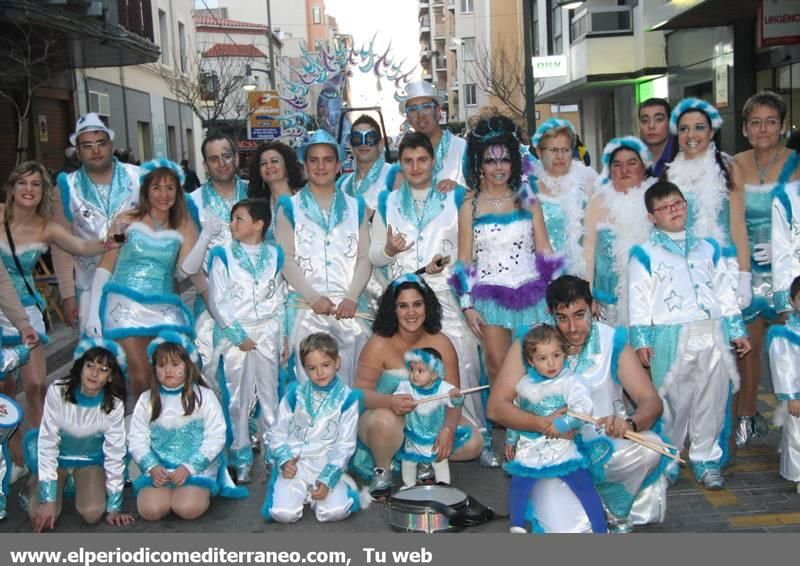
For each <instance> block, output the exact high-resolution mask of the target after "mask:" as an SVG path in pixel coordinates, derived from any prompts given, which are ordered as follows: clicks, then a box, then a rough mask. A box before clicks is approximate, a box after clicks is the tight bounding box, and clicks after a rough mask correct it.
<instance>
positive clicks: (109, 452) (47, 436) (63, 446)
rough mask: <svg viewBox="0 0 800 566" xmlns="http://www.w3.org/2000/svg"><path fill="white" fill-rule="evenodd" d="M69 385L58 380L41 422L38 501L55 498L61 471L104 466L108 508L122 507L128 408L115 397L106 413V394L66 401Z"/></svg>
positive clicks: (82, 395) (48, 394)
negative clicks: (103, 404)
mask: <svg viewBox="0 0 800 566" xmlns="http://www.w3.org/2000/svg"><path fill="white" fill-rule="evenodd" d="M65 391H66V385H65V384H64V383H59V382H56V383H54V384H52V385H50V387H49V388H48V389H47V395H46V396H45V401H44V414H43V416H42V422H41V425H40V426H39V437H38V449H37V454H38V458H37V462H36V463H35V464H34V465H35V466H36V467H35V468H34V469H35V470H38V479H39V502H40V503H51V502H55V501H56V491H57V483H58V469H59V468H61V469H62V470H67V471H71V470H73V469H76V468H85V467H88V466H101V467H102V468H103V469H104V471H105V476H106V486H105V487H106V511H109V512H111V511H120V510H121V509H122V488H123V484H124V481H123V472H124V470H125V454H126V452H127V451H126V445H125V421H124V418H125V407H124V405H123V403H122V401H121V400H119V399H114V408H113V409H112V410H111V412H110V413H106V412H105V411H104V410H103V409H102V408H101V404H102V402H103V398H104V395H105V393H104V392H100V393H98V394H97V395H95V396H94V397H89V396H87V395H84V394H83V393H81V391H80V388H78V389H77V390H76V391H75V400H76V403H72V402H69V401H67V400H66V399H64V392H65Z"/></svg>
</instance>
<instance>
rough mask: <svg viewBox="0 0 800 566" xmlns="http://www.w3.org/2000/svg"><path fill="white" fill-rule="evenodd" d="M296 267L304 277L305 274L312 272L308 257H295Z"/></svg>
mask: <svg viewBox="0 0 800 566" xmlns="http://www.w3.org/2000/svg"><path fill="white" fill-rule="evenodd" d="M295 263H296V264H297V267H299V268H300V269H301V270H302V271H303V275H304V276H305V275H306V274H307V273H311V272H312V271H313V269H312V267H311V258H310V257H303V256H297V259H296V260H295Z"/></svg>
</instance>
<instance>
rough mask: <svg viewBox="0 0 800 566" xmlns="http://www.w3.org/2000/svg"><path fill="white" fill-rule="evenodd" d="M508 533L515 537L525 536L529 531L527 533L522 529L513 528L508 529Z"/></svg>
mask: <svg viewBox="0 0 800 566" xmlns="http://www.w3.org/2000/svg"><path fill="white" fill-rule="evenodd" d="M508 532H509V533H511V534H513V535H524V534H527V533H528V531H526V530H525V529H524V528H522V527H511V528H510V529H508Z"/></svg>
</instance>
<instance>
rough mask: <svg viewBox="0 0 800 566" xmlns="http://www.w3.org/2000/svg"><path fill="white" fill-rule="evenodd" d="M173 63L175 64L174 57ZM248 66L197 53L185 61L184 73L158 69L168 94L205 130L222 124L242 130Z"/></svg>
mask: <svg viewBox="0 0 800 566" xmlns="http://www.w3.org/2000/svg"><path fill="white" fill-rule="evenodd" d="M172 60H173V61H178V59H176V58H175V56H174V55H173V59H172ZM251 62H252V60H251V59H249V58H243V57H206V56H205V54H204V53H202V52H199V51H198V52H196V53H194V55H193V56H189V57H187V58H186V62H185V70H184V71H183V72H181V71H178V70H176V69H173V68H171V67H166V66H164V65H161V66H160V69H161V71H160V73H161V77H162V78H163V79H164V81H165V82H166V84H167V87H168V88H169V90H170V92H171V93H172V94H173V95H174V96H175V97H176V98H177V99H178V100H179V101H180V102H183V103H184V104H187V105H188V106H189V107H190V108H191V109H192V112H194V114H195V115H196V116H197V117H198V118H200V120H201V121H202V122H203V126H204V127H206V128H207V129H208V130H210V131H211V130H216V129H218V128H219V127H220V125H222V124H225V125H229V126H232V127H233V128H234V129H237V128H243V127H244V123H245V121H246V120H247V119H248V118H249V116H250V113H251V110H250V108H249V106H248V103H247V93H246V92H245V91H244V90H243V89H242V85H243V81H244V77H245V67H246V65H248V64H250V63H251ZM240 133H241V132H238V131H237V134H240ZM239 137H242V136H239Z"/></svg>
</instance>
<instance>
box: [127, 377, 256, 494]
mask: <svg viewBox="0 0 800 566" xmlns="http://www.w3.org/2000/svg"><path fill="white" fill-rule="evenodd" d="M182 391H183V385H181V386H179V387H176V388H174V389H168V388H166V387H164V386H163V385H160V386H159V397H160V398H161V414H160V415H159V416H158V418H157V419H155V420H151V415H152V414H153V413H152V405H151V401H150V397H151V394H152V393H151V391H149V390H148V391H145V392H144V393H142V394H141V395H140V396H139V400H138V401H137V402H136V408H134V410H133V418H132V419H131V424H130V431H129V432H128V451H129V452H130V453H131V456H132V457H133V459H134V460H135V461H136V463H137V464H138V465H139V469H140V470H141V471H142V475H141V476H139V477H138V478H137V479H136V480H135V481H134V484H133V487H134V489H135V490H136V491H138V490H139V489H141V488H143V487H153V483H152V478H151V477H150V473H149V472H150V470H151V469H152V468H153V467H155V466H162V467H163V468H164V469H165V470H166V471H167V472H172V471H174V470H176V469H177V468H178V467H179V466H185V467H186V469H187V470H189V474H190V475H189V478H188V479H187V480H186V482H185V483H184V484H183V485H185V486H195V487H202V488H204V489H207V490H208V491H209V493H210V494H211V495H218V494H220V495H222V496H224V497H233V498H241V497H243V496H246V492H244V490H243V489H242V488H236V487H234V486H233V482H232V481H231V479H230V477H229V476H228V472H227V469H226V468H225V460H224V457H223V454H222V451H223V449H224V448H225V417H224V416H223V414H222V408H221V407H220V404H219V401H218V400H217V397H216V396H215V395H214V392H213V391H211V390H210V389H208V388H207V387H202V386H200V385H195V386H194V394H195V396H196V398H197V401H198V404H197V405H195V409H194V412H192V414H190V415H185V414H184V413H185V412H186V411H185V410H184V408H183V404H182V403H181V392H182ZM166 487H175V486H174V485H172V484H168V486H166Z"/></svg>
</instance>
